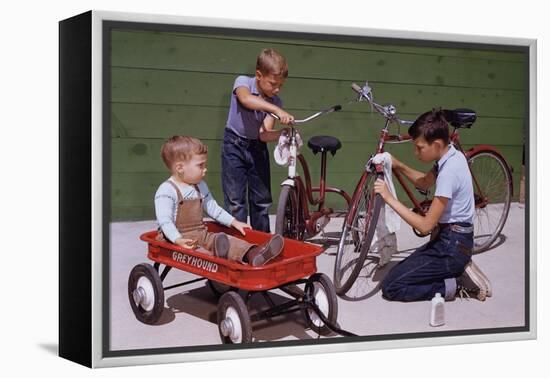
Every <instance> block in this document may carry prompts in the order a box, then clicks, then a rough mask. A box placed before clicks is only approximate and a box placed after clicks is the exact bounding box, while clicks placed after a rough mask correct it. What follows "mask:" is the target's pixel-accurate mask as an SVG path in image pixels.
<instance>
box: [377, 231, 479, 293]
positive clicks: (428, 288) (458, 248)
mask: <svg viewBox="0 0 550 378" xmlns="http://www.w3.org/2000/svg"><path fill="white" fill-rule="evenodd" d="M460 225H467V224H462V223H461V224H460ZM473 246H474V240H473V233H468V234H463V233H458V232H455V231H452V230H451V229H450V228H449V227H446V228H443V229H442V230H441V231H440V232H439V234H438V235H437V236H436V237H435V238H434V239H433V240H431V241H430V242H428V243H427V244H425V245H423V246H421V247H420V248H418V249H417V250H416V251H415V252H413V254H411V255H410V256H409V257H407V258H406V259H405V260H403V261H401V262H400V263H399V264H397V265H396V266H395V267H393V268H392V269H391V270H390V272H389V273H388V275H387V276H386V277H385V278H384V280H383V281H382V295H383V296H384V298H386V299H389V300H392V301H402V302H410V301H422V300H430V299H432V298H433V297H434V295H435V294H436V293H440V294H441V296H442V297H444V298H445V300H452V299H454V297H455V295H456V289H457V286H456V277H459V276H460V275H461V274H462V273H463V272H464V269H465V266H466V264H468V262H470V260H471V251H472V248H473Z"/></svg>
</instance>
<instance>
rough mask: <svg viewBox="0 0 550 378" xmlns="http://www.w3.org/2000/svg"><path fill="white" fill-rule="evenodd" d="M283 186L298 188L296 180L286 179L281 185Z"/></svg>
mask: <svg viewBox="0 0 550 378" xmlns="http://www.w3.org/2000/svg"><path fill="white" fill-rule="evenodd" d="M281 186H296V184H294V180H292V179H286V180H285V181H283V182H282V183H281Z"/></svg>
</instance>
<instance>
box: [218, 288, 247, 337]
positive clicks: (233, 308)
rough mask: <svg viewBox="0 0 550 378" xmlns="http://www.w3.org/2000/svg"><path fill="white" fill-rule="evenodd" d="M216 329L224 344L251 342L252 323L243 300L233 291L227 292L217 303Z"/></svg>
mask: <svg viewBox="0 0 550 378" xmlns="http://www.w3.org/2000/svg"><path fill="white" fill-rule="evenodd" d="M218 329H219V331H220V337H221V339H222V343H224V344H240V343H249V342H251V341H252V323H251V321H250V315H249V314H248V309H247V308H246V304H245V303H244V300H243V299H242V298H241V296H240V295H239V294H237V293H236V292H234V291H228V292H227V293H225V294H224V295H222V297H221V298H220V301H219V303H218Z"/></svg>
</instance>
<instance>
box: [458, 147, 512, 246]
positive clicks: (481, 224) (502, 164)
mask: <svg viewBox="0 0 550 378" xmlns="http://www.w3.org/2000/svg"><path fill="white" fill-rule="evenodd" d="M468 164H469V165H470V169H471V171H472V180H473V181H474V183H473V184H474V197H475V214H474V250H473V252H474V253H479V252H482V251H485V250H487V249H488V248H489V247H491V245H492V244H493V243H494V242H495V240H496V239H497V237H498V236H499V235H500V232H501V231H502V228H503V227H504V224H505V223H506V219H507V218H508V212H509V210H510V202H511V201H512V174H511V172H510V169H509V168H508V164H507V163H506V161H505V160H504V158H503V157H502V156H500V155H499V154H498V153H495V152H493V151H491V150H485V151H483V150H482V151H478V152H476V153H474V154H473V155H472V156H470V157H469V158H468Z"/></svg>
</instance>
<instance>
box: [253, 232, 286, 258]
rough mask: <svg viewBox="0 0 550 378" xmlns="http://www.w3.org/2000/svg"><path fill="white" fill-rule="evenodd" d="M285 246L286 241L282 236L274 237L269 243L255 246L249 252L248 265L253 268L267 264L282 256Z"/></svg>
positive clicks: (276, 235)
mask: <svg viewBox="0 0 550 378" xmlns="http://www.w3.org/2000/svg"><path fill="white" fill-rule="evenodd" d="M284 244H285V240H284V239H283V237H282V236H281V235H279V234H275V235H273V236H272V237H271V239H270V240H269V241H268V242H267V243H265V244H262V245H257V246H254V247H252V248H251V249H250V251H248V254H247V259H248V263H249V264H250V265H252V266H261V265H265V264H267V263H268V262H269V261H271V260H273V259H274V258H275V257H277V256H279V255H280V254H281V252H282V251H283V247H284Z"/></svg>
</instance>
